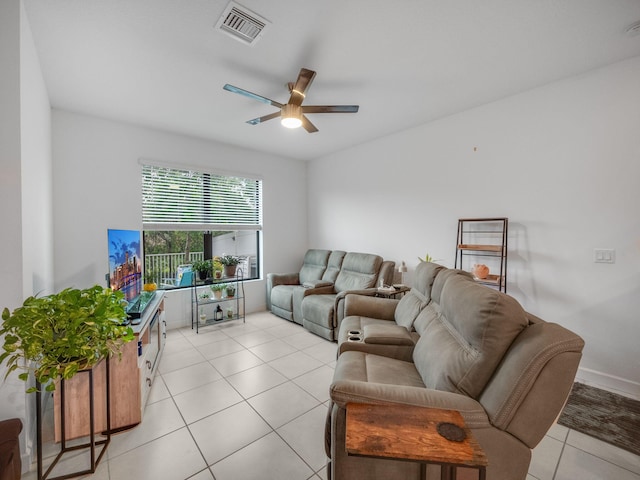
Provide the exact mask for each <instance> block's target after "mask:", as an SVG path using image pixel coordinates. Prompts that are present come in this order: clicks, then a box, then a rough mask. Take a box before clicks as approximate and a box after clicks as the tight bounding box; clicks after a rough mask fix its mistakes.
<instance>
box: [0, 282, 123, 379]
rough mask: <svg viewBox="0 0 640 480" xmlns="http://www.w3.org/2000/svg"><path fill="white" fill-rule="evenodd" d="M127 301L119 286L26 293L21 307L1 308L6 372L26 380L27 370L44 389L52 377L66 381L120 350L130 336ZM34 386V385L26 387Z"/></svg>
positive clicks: (27, 376)
mask: <svg viewBox="0 0 640 480" xmlns="http://www.w3.org/2000/svg"><path fill="white" fill-rule="evenodd" d="M125 305H126V301H125V300H124V294H123V293H122V292H120V291H112V290H111V289H109V288H104V287H101V286H99V285H95V286H93V287H91V288H88V289H84V290H79V289H74V288H67V289H64V290H62V291H61V292H59V293H56V294H53V295H48V296H45V297H29V298H27V299H26V300H25V301H24V303H23V304H22V306H21V307H18V308H16V309H15V310H14V311H13V312H10V311H9V309H8V308H5V309H4V310H3V312H2V320H3V323H2V326H1V328H0V335H2V336H4V345H3V348H4V352H3V353H2V355H0V363H2V362H4V361H5V360H6V362H7V367H8V368H7V374H6V375H5V377H6V376H8V375H9V374H10V373H11V372H13V371H15V370H18V369H21V370H24V371H23V372H22V373H20V374H19V375H18V378H20V379H21V380H24V381H27V380H28V378H29V374H30V372H33V373H34V375H35V379H36V380H37V381H38V382H39V383H40V384H42V385H46V387H45V389H46V391H53V390H55V388H56V383H55V381H56V380H58V379H60V378H63V379H65V380H68V379H70V378H72V377H73V376H74V375H75V374H76V373H77V372H79V371H80V370H84V369H88V368H91V367H93V366H94V365H96V364H97V363H98V362H100V361H101V360H102V359H103V358H105V357H110V356H112V355H115V354H118V355H119V354H120V353H121V351H122V347H123V345H124V344H125V343H126V342H129V341H131V340H133V339H134V338H135V337H134V334H133V330H132V329H131V327H129V326H126V325H122V322H123V321H124V320H126V318H127V315H126V311H125ZM34 391H36V387H31V388H28V389H27V392H34Z"/></svg>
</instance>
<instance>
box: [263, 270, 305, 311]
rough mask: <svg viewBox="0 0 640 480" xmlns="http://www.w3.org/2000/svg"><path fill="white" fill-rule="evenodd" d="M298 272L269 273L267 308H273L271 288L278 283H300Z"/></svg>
mask: <svg viewBox="0 0 640 480" xmlns="http://www.w3.org/2000/svg"><path fill="white" fill-rule="evenodd" d="M299 284H300V275H299V274H298V273H267V282H266V287H267V309H268V310H271V290H272V289H273V287H277V286H278V285H299Z"/></svg>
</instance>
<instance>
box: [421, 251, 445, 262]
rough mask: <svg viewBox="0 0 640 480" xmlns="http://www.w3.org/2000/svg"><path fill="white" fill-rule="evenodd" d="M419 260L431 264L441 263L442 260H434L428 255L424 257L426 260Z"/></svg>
mask: <svg viewBox="0 0 640 480" xmlns="http://www.w3.org/2000/svg"><path fill="white" fill-rule="evenodd" d="M418 260H420V261H421V262H431V263H433V262H440V261H441V260H434V259H433V257H432V256H431V255H429V254H428V253H427V254H426V255H425V256H424V258H420V257H418Z"/></svg>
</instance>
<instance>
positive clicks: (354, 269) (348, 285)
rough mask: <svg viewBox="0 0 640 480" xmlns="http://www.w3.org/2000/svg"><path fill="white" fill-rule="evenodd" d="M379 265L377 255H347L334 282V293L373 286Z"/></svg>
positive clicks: (380, 263) (352, 253) (380, 260)
mask: <svg viewBox="0 0 640 480" xmlns="http://www.w3.org/2000/svg"><path fill="white" fill-rule="evenodd" d="M381 265H382V257H381V256H379V255H373V254H371V253H354V252H349V253H347V254H346V255H345V256H344V260H343V261H342V268H341V269H340V273H338V276H337V278H336V281H335V291H336V292H337V293H340V292H343V291H346V290H361V289H363V288H370V287H373V286H375V283H376V279H377V278H378V272H379V271H380V267H381Z"/></svg>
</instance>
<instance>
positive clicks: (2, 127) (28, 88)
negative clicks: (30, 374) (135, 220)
mask: <svg viewBox="0 0 640 480" xmlns="http://www.w3.org/2000/svg"><path fill="white" fill-rule="evenodd" d="M0 71H2V75H0V105H2V108H0V223H1V224H2V235H1V236H0V281H1V285H2V289H0V308H4V307H7V308H9V309H10V310H13V309H14V308H16V307H17V306H19V305H20V304H21V303H22V301H23V300H24V298H26V297H28V296H30V295H32V294H35V293H39V292H42V293H51V287H52V280H53V246H52V218H51V141H50V139H51V130H50V125H51V123H50V122H51V115H50V106H49V99H48V96H47V91H46V87H45V85H44V81H43V78H42V73H41V70H40V65H39V61H38V57H37V53H36V51H35V46H34V44H33V39H32V36H31V31H30V28H29V24H28V22H27V19H26V14H25V11H24V8H23V6H22V4H21V2H20V1H19V0H9V1H3V2H0ZM0 321H1V320H0ZM4 375H5V368H4V365H3V366H1V367H0V379H2V383H0V419H5V418H11V417H18V418H20V419H22V422H23V426H24V429H23V431H22V434H21V436H20V451H21V453H22V457H23V470H24V471H26V470H27V469H28V468H29V465H30V461H31V455H32V453H33V451H34V450H35V447H34V439H35V421H34V420H35V413H34V411H35V410H34V407H35V405H34V403H35V397H34V396H33V395H26V394H25V388H26V386H25V384H24V382H22V381H20V380H18V379H17V376H16V375H11V376H10V377H9V378H7V379H6V380H4Z"/></svg>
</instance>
